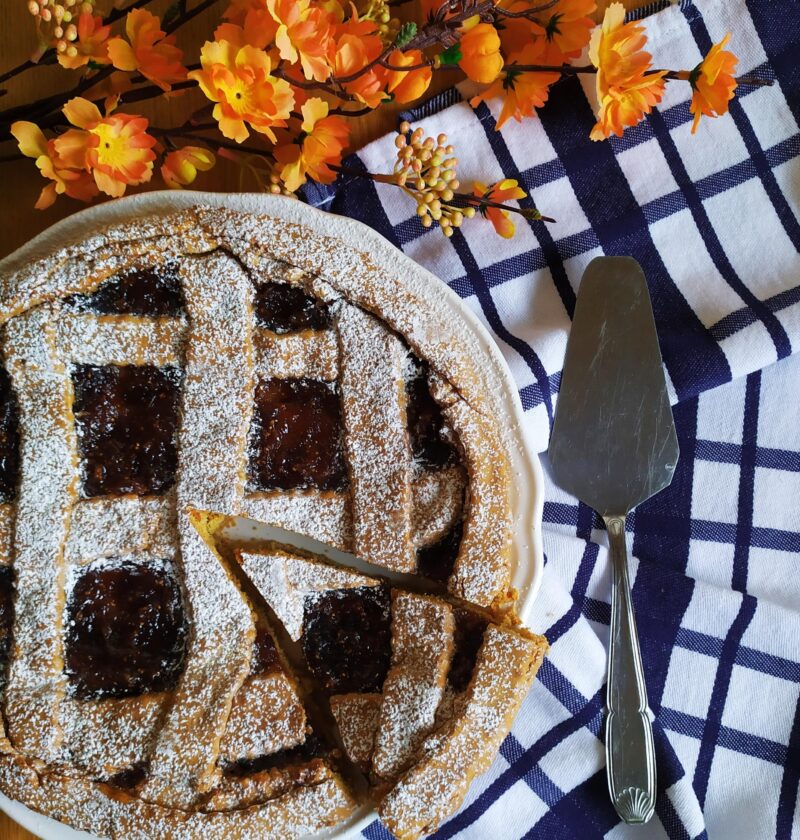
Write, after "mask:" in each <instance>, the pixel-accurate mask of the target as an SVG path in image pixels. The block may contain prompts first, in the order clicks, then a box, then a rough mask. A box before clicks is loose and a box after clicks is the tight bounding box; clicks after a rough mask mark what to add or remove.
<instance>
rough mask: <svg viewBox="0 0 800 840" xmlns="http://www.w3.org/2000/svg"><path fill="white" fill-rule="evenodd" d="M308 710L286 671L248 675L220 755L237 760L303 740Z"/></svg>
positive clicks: (234, 709) (230, 761)
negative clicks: (306, 711)
mask: <svg viewBox="0 0 800 840" xmlns="http://www.w3.org/2000/svg"><path fill="white" fill-rule="evenodd" d="M305 739H306V713H305V710H304V709H303V706H302V703H301V702H300V699H299V698H298V696H297V692H296V691H295V690H294V687H293V686H292V684H291V683H290V682H289V679H288V678H287V676H286V674H284V673H283V672H282V671H272V672H270V673H267V674H252V675H250V676H248V677H247V679H246V680H245V682H244V684H243V685H242V687H241V688H240V689H239V692H238V693H237V695H236V697H235V698H234V701H233V707H232V708H231V714H230V717H229V718H228V722H227V725H226V727H225V734H224V736H223V737H222V742H221V744H220V758H221V759H222V760H223V761H225V762H228V763H234V762H236V761H241V760H243V759H248V758H258V757H259V756H262V755H272V754H273V753H276V752H279V751H280V750H285V749H289V748H290V747H294V746H297V744H301V743H303V741H305Z"/></svg>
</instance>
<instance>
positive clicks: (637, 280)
mask: <svg viewBox="0 0 800 840" xmlns="http://www.w3.org/2000/svg"><path fill="white" fill-rule="evenodd" d="M549 454H550V462H551V465H552V471H553V477H554V479H555V481H556V483H557V484H558V485H559V486H560V487H562V488H563V489H564V490H566V491H568V492H569V493H571V494H572V495H574V496H577V497H578V498H579V499H580V500H581V501H583V502H585V503H586V504H587V505H589V506H590V507H592V508H594V509H595V510H596V511H597V512H598V513H599V514H600V515H601V516H602V517H603V519H604V520H605V523H606V529H607V530H608V537H609V545H610V556H611V569H612V586H611V641H610V652H609V659H608V688H607V704H608V718H607V722H606V769H607V773H608V788H609V792H610V794H611V800H612V802H613V803H614V807H615V808H616V810H617V813H618V814H619V815H620V817H622V819H623V820H624V821H625V822H626V823H645V822H647V821H648V820H649V819H650V817H652V816H653V810H654V809H655V804H656V761H655V751H654V746H653V729H652V726H651V723H650V718H649V709H648V706H647V689H646V687H645V682H644V672H643V669H642V657H641V653H640V650H639V639H638V636H637V633H636V622H635V618H634V614H633V606H632V603H631V590H630V581H629V578H628V556H627V548H626V544H625V517H626V515H627V514H628V513H629V512H630V511H631V510H632V509H633V508H634V507H636V505H638V504H640V503H641V502H643V501H645V499H649V498H650V497H651V496H652V495H654V494H655V493H658V491H659V490H662V489H663V488H664V487H666V486H667V485H668V484H669V483H670V482H671V481H672V475H673V473H674V472H675V465H676V462H677V460H678V439H677V436H676V434H675V424H674V423H673V420H672V411H671V410H670V405H669V399H668V396H667V387H666V382H665V379H664V371H663V368H662V364H661V352H660V350H659V347H658V337H657V335H656V328H655V322H654V320H653V310H652V307H651V305H650V295H649V293H648V291H647V283H646V281H645V278H644V273H643V272H642V269H641V266H640V265H639V263H637V262H636V260H634V259H631V258H630V257H598V258H597V259H595V260H593V261H592V262H591V263H590V265H589V267H588V268H587V269H586V272H585V274H584V275H583V280H582V282H581V286H580V290H579V292H578V300H577V304H576V306H575V317H574V319H573V323H572V331H571V333H570V336H569V342H568V344H567V355H566V359H565V362H564V371H563V374H562V379H561V390H560V394H559V398H558V410H557V413H556V418H555V424H554V426H553V434H552V437H551V438H550V450H549Z"/></svg>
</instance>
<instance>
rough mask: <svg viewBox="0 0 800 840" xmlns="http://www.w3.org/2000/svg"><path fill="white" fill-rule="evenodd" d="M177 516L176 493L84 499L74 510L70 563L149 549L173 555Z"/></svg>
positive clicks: (69, 548) (69, 540)
mask: <svg viewBox="0 0 800 840" xmlns="http://www.w3.org/2000/svg"><path fill="white" fill-rule="evenodd" d="M174 519H175V497H174V494H173V493H168V494H167V495H165V496H132V495H131V496H119V497H109V496H100V497H98V498H94V499H82V500H80V501H79V502H78V503H77V504H76V505H75V507H74V508H73V510H72V518H71V521H70V528H69V535H68V537H67V545H66V560H67V563H69V564H72V563H81V562H86V561H89V560H93V559H95V558H97V557H113V556H120V555H123V554H128V553H131V552H139V553H141V552H144V551H146V550H148V549H151V550H152V553H153V554H154V555H156V556H161V557H163V556H165V555H166V556H173V555H174V554H175V552H176V550H177V545H176V542H177V541H176V539H175V522H174Z"/></svg>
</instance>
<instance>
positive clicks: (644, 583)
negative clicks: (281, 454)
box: [307, 0, 800, 840]
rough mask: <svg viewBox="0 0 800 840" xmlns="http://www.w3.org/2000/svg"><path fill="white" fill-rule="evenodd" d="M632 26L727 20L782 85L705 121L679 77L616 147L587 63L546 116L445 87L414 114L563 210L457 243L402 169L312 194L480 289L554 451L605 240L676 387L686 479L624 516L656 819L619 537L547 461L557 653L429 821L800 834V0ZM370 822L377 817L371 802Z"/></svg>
mask: <svg viewBox="0 0 800 840" xmlns="http://www.w3.org/2000/svg"><path fill="white" fill-rule="evenodd" d="M662 5H664V4H662ZM648 11H654V10H652V9H651V10H648ZM646 27H647V31H648V33H649V37H650V46H649V49H650V50H651V52H652V53H653V54H654V57H655V61H656V62H657V64H658V66H661V67H672V68H687V67H693V66H694V65H695V64H697V62H698V61H699V60H700V57H701V55H703V54H705V52H706V51H707V50H708V48H709V47H710V45H711V44H712V43H713V42H716V41H718V40H720V39H721V38H722V37H723V35H724V34H725V33H726V32H728V31H731V32H733V39H732V41H731V49H733V50H734V51H735V52H736V53H737V55H739V57H740V59H741V61H740V65H739V72H740V73H751V72H752V73H754V74H759V75H762V76H767V77H770V78H773V79H774V80H775V84H774V85H773V86H772V87H768V88H751V89H742V90H741V91H740V92H739V94H740V95H739V96H738V97H737V99H735V100H734V101H733V102H732V103H731V109H730V114H729V115H728V116H725V117H723V118H721V119H717V120H704V121H703V122H702V123H701V125H700V128H699V131H698V133H697V135H696V136H695V137H692V136H691V135H690V127H691V119H690V115H689V111H688V107H687V98H688V97H687V94H688V88H687V86H685V85H671V86H668V92H667V95H666V97H665V100H664V102H663V103H662V106H661V107H660V109H659V110H658V112H656V113H654V114H652V115H651V116H650V117H648V119H647V120H646V121H645V122H643V123H642V124H641V125H639V126H637V127H636V128H634V129H632V130H629V131H627V132H626V133H625V135H624V137H623V138H621V139H614V140H612V141H610V142H607V143H593V142H591V141H590V140H589V130H590V129H591V127H592V125H593V123H594V117H593V115H592V108H591V105H590V102H589V101H588V100H587V97H586V95H585V93H587V94H589V96H590V95H591V94H590V91H589V88H590V85H584V86H583V87H582V84H581V82H579V81H577V80H575V79H570V80H565V81H562V82H560V83H559V84H558V85H557V86H556V88H555V89H554V90H553V92H552V96H551V100H550V102H549V103H548V105H547V106H546V107H545V108H544V109H543V110H542V111H541V113H540V118H537V119H531V120H526V121H524V122H523V123H522V124H517V123H514V122H511V123H509V124H508V125H507V126H505V127H504V130H503V131H502V133H500V132H496V131H495V117H496V116H497V113H498V111H497V108H496V107H495V106H490V107H487V106H486V105H480V106H479V107H478V108H477V109H475V110H473V109H472V108H470V106H469V105H468V104H466V103H464V102H461V101H460V96H459V95H458V94H457V93H456V92H455V91H451V92H449V93H447V94H444V95H442V96H440V97H438V98H437V99H435V100H433V101H431V102H430V103H428V104H427V105H426V106H423V107H422V108H420V109H418V110H417V111H416V112H414V113H413V114H412V115H411V118H412V119H413V120H414V121H415V122H416V123H417V124H420V125H422V126H424V128H425V129H426V132H427V133H429V134H433V135H436V134H437V133H439V132H441V131H444V132H446V133H448V134H449V136H450V138H451V142H453V143H454V144H455V145H456V147H457V155H458V158H459V160H460V166H459V173H460V176H461V179H462V181H463V182H465V183H468V182H469V181H470V180H471V179H478V180H481V181H483V182H484V183H488V182H491V181H496V180H499V179H500V178H503V177H507V178H509V177H510V178H516V179H517V180H518V181H520V182H521V183H522V184H523V185H524V186H525V187H526V189H527V190H528V191H529V192H530V193H531V194H532V196H533V199H534V200H535V202H536V206H538V207H539V208H540V209H541V211H542V212H543V213H546V214H547V215H551V216H554V217H555V218H556V219H557V220H558V221H557V223H556V224H553V225H546V226H545V225H543V224H541V223H536V222H532V223H527V222H525V221H524V220H518V222H517V235H516V236H515V237H514V238H513V239H511V240H503V239H500V238H499V237H497V236H496V235H495V234H494V232H493V230H492V229H491V227H490V225H489V223H488V222H481V221H472V222H471V223H468V224H466V225H465V227H464V229H463V231H456V233H455V235H454V236H453V238H452V239H450V240H447V239H445V238H444V237H443V236H442V235H441V234H440V233H439V232H438V231H436V230H431V231H426V230H425V229H424V228H423V227H422V226H421V225H420V223H419V221H418V219H417V218H416V216H415V214H414V207H413V205H412V203H411V202H410V201H409V199H408V198H407V197H405V196H404V195H403V194H402V193H401V192H400V191H399V190H397V189H396V188H393V187H391V186H385V185H378V186H377V187H376V186H375V185H374V184H373V183H372V182H370V181H365V180H363V179H357V178H352V177H351V178H349V179H344V180H343V181H340V182H339V183H338V184H336V185H334V186H333V187H331V188H327V189H315V190H309V191H308V193H307V198H308V200H310V201H311V202H312V203H315V204H317V205H319V206H321V207H323V208H325V209H329V210H332V211H334V212H337V213H343V214H346V215H348V216H353V217H355V218H358V219H361V220H362V221H364V222H366V223H367V224H370V225H372V226H373V227H375V228H377V229H378V230H379V231H380V232H381V233H382V234H384V235H385V236H386V237H387V238H388V239H389V240H391V241H392V242H394V243H395V244H396V245H397V246H399V247H400V248H402V249H403V251H405V252H406V253H407V254H409V255H410V256H411V257H413V258H414V259H416V260H417V261H418V262H420V263H422V264H423V265H424V266H426V267H427V268H429V269H430V270H431V271H433V272H434V273H435V274H437V275H438V276H439V277H441V278H442V280H443V281H445V282H446V283H448V284H449V285H450V287H451V288H453V289H454V290H455V291H456V292H457V293H458V294H459V295H460V296H461V297H462V298H464V299H465V300H466V301H467V302H468V304H469V305H470V306H471V307H472V308H473V309H474V310H475V311H476V312H477V314H478V315H479V316H480V317H481V318H482V319H483V321H484V323H485V324H486V326H487V327H488V328H489V330H490V331H491V332H492V334H493V335H494V336H495V338H496V340H497V342H498V344H499V345H500V347H501V348H502V350H503V352H504V353H505V356H506V359H507V361H508V364H509V366H510V367H511V370H512V372H513V374H514V377H515V379H516V382H517V384H518V386H519V391H520V395H521V397H522V402H523V405H524V406H525V408H526V409H527V418H528V422H529V424H530V428H531V431H532V432H533V439H534V440H536V441H538V444H539V448H540V449H541V450H542V451H544V450H545V449H546V448H547V441H548V436H549V432H550V426H551V423H552V418H553V409H554V405H555V401H556V397H557V393H558V386H559V377H560V370H561V365H562V360H563V356H564V348H565V343H566V336H567V333H568V331H569V327H570V318H571V315H572V312H573V309H574V306H575V290H576V288H577V285H578V283H579V281H580V278H581V275H582V273H583V271H584V269H585V268H586V266H587V264H588V263H589V261H590V260H591V259H592V258H593V257H595V256H597V255H598V254H630V255H632V256H634V257H635V258H636V259H637V260H638V261H639V262H640V263H641V265H642V267H643V268H644V271H645V274H646V275H647V278H648V282H649V285H650V291H651V295H652V300H653V308H654V310H655V317H656V323H657V326H658V331H659V336H660V341H661V347H662V351H663V356H664V361H665V364H666V369H667V371H668V374H669V379H670V385H671V388H672V393H673V401H674V402H675V409H674V410H675V420H676V424H677V428H678V436H679V439H680V445H681V459H680V462H679V464H678V468H677V471H676V473H675V478H674V481H673V483H672V485H671V487H669V488H668V489H667V490H665V491H663V492H662V493H660V494H659V495H657V496H656V497H655V498H653V499H652V500H650V501H649V502H647V503H646V504H643V505H642V506H641V507H640V508H639V509H638V510H637V511H636V513H635V515H634V516H633V517H631V519H630V520H629V528H630V531H631V532H632V533H631V534H630V535H629V537H630V538H631V539H632V550H633V558H634V559H633V560H632V572H633V575H634V580H635V583H634V587H633V599H634V605H635V608H636V613H637V618H638V624H639V633H640V637H641V645H642V654H643V658H644V664H645V670H646V674H647V685H648V690H649V696H650V704H651V706H652V709H653V712H654V713H655V717H656V722H655V732H656V743H657V749H658V783H659V795H658V803H657V807H656V816H655V817H654V819H653V820H652V822H651V823H650V824H648V825H647V826H645V827H643V828H635V827H628V826H625V825H623V824H621V823H620V821H619V819H618V817H617V816H616V814H615V813H614V810H613V809H612V807H611V805H610V803H609V800H608V794H607V789H606V781H605V770H604V767H603V748H602V736H603V705H604V686H603V682H604V676H605V668H606V645H607V639H608V624H609V613H610V610H609V601H610V588H609V571H608V560H607V551H606V545H607V540H606V535H605V533H604V532H603V530H602V527H601V525H600V523H599V521H598V519H597V517H596V516H595V515H594V514H593V513H592V511H591V510H589V509H588V508H586V507H585V506H584V505H582V504H578V503H577V502H576V500H575V499H573V498H570V497H569V496H567V495H566V494H565V493H563V492H562V491H560V490H559V489H558V488H556V487H555V486H554V485H553V484H552V482H549V483H548V487H547V495H546V502H545V510H544V545H545V553H546V556H547V565H546V568H545V574H544V583H543V586H542V591H541V594H540V596H539V599H538V603H537V609H536V620H535V629H536V630H538V631H540V632H543V633H545V634H546V635H547V637H548V638H549V640H550V643H551V645H552V651H551V653H550V656H549V657H548V659H547V660H546V661H545V663H544V665H543V667H542V669H541V672H540V678H539V679H538V681H537V683H536V685H535V688H534V689H533V691H532V692H531V694H530V697H529V698H528V699H527V701H526V703H525V705H524V707H523V710H522V712H521V713H520V716H519V718H518V720H517V722H516V724H515V726H514V729H513V733H512V734H511V735H509V736H508V738H507V739H506V741H505V743H504V744H503V747H502V750H501V755H500V757H499V758H498V759H497V761H496V762H495V764H494V766H493V767H492V769H491V770H490V772H489V773H488V774H487V775H486V776H485V777H483V778H482V779H480V780H479V781H478V782H477V783H476V784H475V785H473V788H472V791H471V793H470V796H469V799H468V800H467V802H466V803H465V805H464V807H463V808H462V810H461V811H460V813H458V814H457V815H456V816H454V817H453V818H452V819H451V820H449V821H448V822H447V823H446V824H445V825H444V826H443V827H442V828H441V829H440V830H439V831H438V832H437V834H436V835H435V836H436V837H437V838H442V840H444V838H450V837H458V838H475V839H477V838H480V840H506V838H508V840H512V839H513V840H517V838H523V837H524V838H541V840H545V838H546V840H553V839H554V838H559V840H560V839H561V838H566V839H567V840H572V838H580V839H581V840H586V839H587V838H600V837H607V838H615V840H617V839H618V838H642V840H644V838H664V837H669V838H700V837H702V838H711V840H761V839H762V838H780V840H784V838H785V839H786V840H789V839H790V838H800V805H798V782H799V781H800V702H798V701H799V699H800V399H799V397H800V357H798V356H793V354H794V353H797V351H798V350H800V253H799V252H800V221H798V215H799V213H800V211H799V209H798V207H799V205H800V130H799V129H798V125H800V2H798V0H749V1H748V2H745V0H696V2H694V3H690V2H685V0H684V2H683V3H681V4H680V5H673V6H670V7H669V8H666V9H663V10H661V11H658V12H657V13H656V14H653V15H652V16H650V17H648V19H647V22H646ZM445 106H449V107H445ZM393 155H394V147H393V138H392V137H388V138H384V139H382V140H379V141H377V142H375V143H373V144H372V145H370V146H368V147H367V148H365V149H364V150H363V151H362V152H360V153H359V154H358V156H354V157H353V158H351V160H350V161H348V165H350V166H353V167H356V166H357V167H364V168H366V169H367V170H369V171H372V172H382V171H388V168H389V167H390V165H391V161H392V158H393ZM545 463H546V457H545ZM364 836H365V837H368V838H370V840H378V838H385V837H388V834H387V832H386V831H385V830H384V829H383V828H382V827H381V826H380V824H379V823H374V824H373V825H372V826H370V827H369V828H367V829H366V830H365V831H364Z"/></svg>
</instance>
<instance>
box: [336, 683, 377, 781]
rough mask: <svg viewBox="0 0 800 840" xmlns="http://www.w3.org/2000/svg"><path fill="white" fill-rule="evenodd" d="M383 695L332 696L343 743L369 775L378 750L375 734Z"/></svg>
mask: <svg viewBox="0 0 800 840" xmlns="http://www.w3.org/2000/svg"><path fill="white" fill-rule="evenodd" d="M382 705H383V695H382V694H363V693H359V692H351V693H350V694H334V695H333V696H332V697H331V712H333V717H334V719H335V721H336V725H337V726H338V727H339V733H340V734H341V736H342V743H343V744H344V748H345V750H346V751H347V755H348V756H349V757H350V760H351V761H353V762H354V763H355V764H357V765H358V767H359V768H360V769H361V771H362V772H363V773H368V772H369V770H370V767H371V766H372V754H373V752H374V749H375V733H376V732H377V731H378V722H379V721H380V715H381V706H382Z"/></svg>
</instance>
